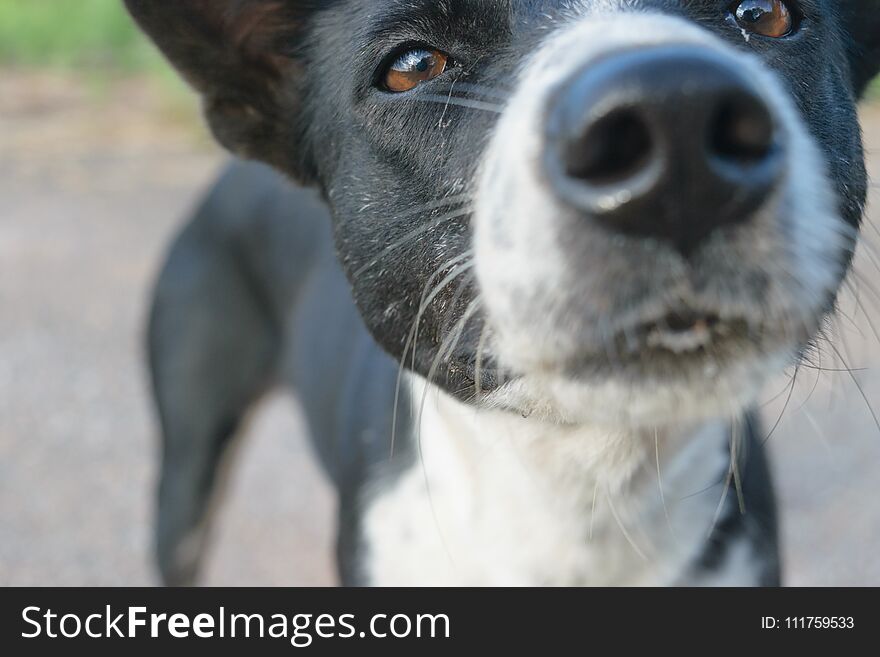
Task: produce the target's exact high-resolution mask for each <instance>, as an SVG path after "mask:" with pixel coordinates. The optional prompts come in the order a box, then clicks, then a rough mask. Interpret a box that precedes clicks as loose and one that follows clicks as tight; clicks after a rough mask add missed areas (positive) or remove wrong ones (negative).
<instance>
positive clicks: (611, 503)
mask: <svg viewBox="0 0 880 657" xmlns="http://www.w3.org/2000/svg"><path fill="white" fill-rule="evenodd" d="M605 499H606V500H607V501H608V508H609V509H610V510H611V515H612V517H613V518H614V521H615V522H616V523H617V526H618V527H619V528H620V531H621V533H622V534H623V537H624V538H625V539H626V542H627V543H629V544H630V547H632V549H633V550H634V551H635V553H636V554H637V555H638V556H639V558H640V559H641V560H642V561H648V557H647V556H646V555H645V553H644V552H643V551H642V549H641V548H640V547H639V546H638V544H637V543H636V542H635V540H634V539H633V537H632V535H631V534H630V533H629V530H628V529H627V528H626V527H625V526H624V524H623V521H622V520H621V519H620V515H618V513H617V509H616V508H615V506H614V500H612V499H611V491H609V490H608V489H607V488H606V489H605Z"/></svg>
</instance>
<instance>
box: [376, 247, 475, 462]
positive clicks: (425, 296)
mask: <svg viewBox="0 0 880 657" xmlns="http://www.w3.org/2000/svg"><path fill="white" fill-rule="evenodd" d="M471 256H472V253H471V252H470V251H467V252H465V253H462V254H461V255H459V256H457V257H455V258H452V259H451V260H449V261H447V262H445V263H443V264H442V265H441V266H440V267H439V268H438V269H437V270H436V271H435V272H434V273H433V274H432V275H431V277H430V278H429V279H428V282H427V283H426V284H425V289H424V291H423V293H422V299H421V301H420V303H419V308H418V311H417V313H416V317H415V319H414V320H413V326H412V328H411V329H410V332H409V335H408V336H407V339H406V343H405V344H404V347H403V355H402V356H401V358H400V363H399V364H398V368H397V383H396V385H395V387H394V405H393V412H392V414H391V455H390V459H391V460H393V459H394V448H395V444H396V440H397V422H398V420H397V414H398V409H399V406H400V387H401V384H402V382H403V373H404V370H405V369H406V358H407V354H408V352H409V350H410V348H412V349H413V352H415V346H414V341H415V340H416V333H417V331H418V325H419V322H420V321H421V318H422V314H423V313H424V312H425V310H426V309H427V308H428V306H430V305H431V303H433V301H434V299H435V298H436V297H437V295H439V294H440V292H441V291H442V290H443V289H444V288H445V287H446V286H447V285H448V284H449V283H451V282H452V281H454V280H455V279H456V278H457V277H458V276H460V275H461V274H462V273H463V272H464V271H466V269H461V268H456V269H455V270H453V271H452V272H451V273H450V274H449V275H447V277H446V278H445V279H444V280H443V281H441V283H439V284H438V285H437V286H436V287H435V288H434V290H433V291H431V286H432V285H433V284H434V280H435V279H436V278H437V277H438V276H439V275H440V274H441V272H443V271H446V269H448V268H449V267H453V266H455V265H456V264H458V263H459V262H461V261H462V260H467V259H468V258H470V257H471ZM413 368H415V356H413Z"/></svg>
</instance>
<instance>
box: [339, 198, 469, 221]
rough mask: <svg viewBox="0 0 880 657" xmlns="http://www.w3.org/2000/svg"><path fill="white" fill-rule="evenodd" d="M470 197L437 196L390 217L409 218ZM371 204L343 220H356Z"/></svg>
mask: <svg viewBox="0 0 880 657" xmlns="http://www.w3.org/2000/svg"><path fill="white" fill-rule="evenodd" d="M470 199H471V195H470V194H468V193H464V194H453V195H451V196H445V197H443V198H439V199H436V200H433V201H428V202H427V203H421V204H419V205H416V206H414V207H411V208H409V209H407V210H404V211H403V212H400V213H397V214H395V215H394V217H392V219H393V221H394V222H398V221H401V220H403V219H409V218H410V217H415V216H418V215H422V214H425V213H426V212H433V211H434V210H441V209H443V208H447V207H449V206H450V205H457V204H464V203H467V202H468V201H469V200H470ZM372 205H373V204H372V203H366V204H365V205H363V206H361V208H360V209H359V211H358V212H355V213H353V214H352V215H351V216H350V217H349V218H348V219H346V220H345V223H348V222H350V221H356V220H357V217H358V215H359V214H361V213H363V212H366V211H367V210H370V209H371V208H372Z"/></svg>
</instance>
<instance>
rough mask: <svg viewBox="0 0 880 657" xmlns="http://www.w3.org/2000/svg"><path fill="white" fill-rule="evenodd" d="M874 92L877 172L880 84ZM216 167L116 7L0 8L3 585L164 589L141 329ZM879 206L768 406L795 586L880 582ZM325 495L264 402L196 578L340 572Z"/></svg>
mask: <svg viewBox="0 0 880 657" xmlns="http://www.w3.org/2000/svg"><path fill="white" fill-rule="evenodd" d="M872 96H873V97H874V98H876V99H877V101H878V102H873V103H872V102H868V103H866V104H865V106H864V110H863V116H864V124H865V132H866V138H867V147H868V152H869V161H870V162H869V163H870V167H871V170H872V173H873V176H874V178H875V179H878V180H880V85H875V89H874V91H873V92H872ZM224 161H225V158H224V155H223V154H222V153H220V152H219V150H218V149H217V148H216V147H215V146H213V144H212V143H211V141H210V140H209V138H208V137H207V135H206V132H205V130H204V128H203V126H202V123H201V121H200V119H199V117H198V108H197V104H196V101H195V98H194V97H193V96H192V95H191V94H190V93H189V92H188V91H187V90H186V89H185V88H184V87H183V86H182V85H181V84H180V83H179V82H177V80H176V79H175V77H174V75H173V74H172V73H171V72H170V71H169V70H168V69H167V67H166V65H165V64H164V62H163V61H162V60H161V58H160V57H159V56H158V55H157V54H156V53H155V52H154V51H153V50H152V48H151V47H150V46H149V45H148V44H147V43H146V42H145V41H144V40H143V39H142V38H141V37H140V36H139V35H138V33H137V32H136V30H135V29H134V27H133V26H132V24H131V23H130V21H129V19H128V17H127V16H126V14H125V13H124V10H123V9H122V8H121V3H120V2H119V1H118V0H27V1H24V0H0V585H111V586H116V585H151V584H155V583H157V579H156V575H155V572H154V569H153V565H152V556H151V513H152V495H153V480H154V477H155V474H156V471H155V461H156V454H157V443H156V440H155V434H156V425H155V420H154V417H153V414H152V408H151V405H150V399H149V394H148V384H147V378H146V374H145V370H144V366H143V346H142V337H143V332H144V322H145V316H146V313H147V309H148V303H149V295H150V291H151V287H152V284H153V280H154V278H155V276H156V274H157V272H158V269H159V267H160V265H161V262H162V258H163V255H164V252H165V250H166V248H167V246H168V244H169V241H170V240H171V239H172V238H173V236H174V234H175V233H176V231H178V230H179V229H180V228H181V227H182V225H183V222H184V220H185V218H186V216H187V213H188V212H189V211H190V210H191V209H192V207H193V206H194V204H196V203H197V202H198V199H199V197H200V195H201V194H202V193H203V192H204V190H205V188H206V187H207V186H208V185H209V184H210V182H211V181H212V180H213V178H214V176H215V175H216V173H217V172H218V170H219V168H220V167H222V165H223V163H224ZM872 203H873V205H872V210H871V215H872V219H873V220H872V222H871V223H869V225H868V226H866V227H865V231H864V235H865V243H864V244H863V246H862V247H861V250H860V253H859V256H858V258H857V264H856V272H855V274H854V275H853V277H852V278H851V281H850V283H849V284H848V286H847V290H846V294H845V295H844V299H843V300H842V302H841V314H840V317H839V319H838V320H837V321H836V322H835V323H834V325H833V330H832V331H831V333H830V335H829V337H830V343H831V344H829V343H823V345H822V346H821V354H820V356H819V358H817V362H816V365H819V366H820V367H821V368H822V369H821V370H820V369H810V368H806V367H804V368H801V369H799V370H798V371H797V373H796V375H795V372H794V371H791V372H788V373H786V375H785V376H783V377H781V378H780V379H779V381H778V382H775V383H774V384H773V385H772V386H770V387H768V390H767V392H766V395H765V399H764V412H765V415H766V419H765V422H766V425H767V429H768V431H769V430H770V429H771V428H773V431H772V435H771V437H770V440H769V445H770V447H771V449H772V452H773V456H774V469H775V471H776V475H777V479H778V483H779V493H780V498H781V499H780V504H781V507H782V509H781V511H782V521H783V533H784V552H785V563H786V581H787V583H789V584H793V585H875V586H876V585H880V495H878V493H877V486H878V484H880V421H878V416H880V228H878V226H880V187H878V186H877V185H876V184H875V185H874V187H873V188H872ZM819 361H821V362H819ZM848 370H852V371H848ZM774 427H775V428H774ZM334 505H335V502H334V500H333V497H332V494H331V492H330V490H329V488H328V486H327V483H326V482H325V480H324V479H323V477H322V475H321V474H320V473H319V471H318V470H317V469H316V467H315V465H314V464H313V462H312V458H311V454H310V453H309V450H308V446H307V443H306V441H305V440H304V437H303V427H302V424H301V422H300V419H299V415H298V412H297V407H296V402H295V400H294V399H291V398H290V397H287V396H284V395H282V394H277V395H274V396H272V397H271V398H269V399H268V400H266V401H265V403H264V404H263V406H262V408H261V409H260V411H259V412H258V413H257V414H256V416H255V418H254V421H253V423H252V426H251V427H250V428H249V437H248V440H247V447H246V449H245V450H243V453H242V458H241V460H240V462H239V464H238V467H237V469H236V471H235V474H234V478H233V482H232V485H231V487H230V490H229V493H228V496H227V500H226V505H225V507H224V509H223V512H222V514H221V516H220V522H219V526H218V528H217V536H216V542H215V545H214V548H213V551H212V553H211V555H210V558H209V565H208V569H207V573H206V577H205V583H206V584H210V585H245V584H247V585H324V584H333V583H335V577H334V571H333V565H332V561H331V552H332V543H333V512H334Z"/></svg>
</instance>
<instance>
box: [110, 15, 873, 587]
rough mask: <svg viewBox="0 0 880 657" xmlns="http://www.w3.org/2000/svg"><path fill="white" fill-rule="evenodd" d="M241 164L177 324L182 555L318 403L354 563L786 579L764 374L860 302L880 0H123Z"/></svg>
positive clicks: (164, 521)
mask: <svg viewBox="0 0 880 657" xmlns="http://www.w3.org/2000/svg"><path fill="white" fill-rule="evenodd" d="M126 4H127V6H128V8H129V10H130V12H131V13H132V15H133V16H134V18H135V19H136V21H137V22H138V23H139V24H140V25H141V27H142V28H143V29H144V30H145V31H146V32H147V33H148V34H149V35H150V36H151V37H152V39H153V40H154V41H155V42H156V44H157V45H158V46H159V48H160V49H161V50H162V52H163V53H164V54H165V55H166V56H167V57H168V59H169V60H170V61H171V62H172V63H173V64H174V65H175V66H176V67H177V69H178V70H179V71H180V72H181V73H182V74H183V76H184V77H185V78H186V79H187V80H188V81H189V82H190V83H191V84H192V86H194V87H195V89H196V90H198V92H199V93H200V94H201V97H202V99H203V102H204V109H205V115H206V117H207V121H208V124H209V126H210V128H211V130H212V131H213V134H214V135H215V136H216V138H217V140H218V141H219V142H220V143H221V144H222V145H223V146H225V147H226V148H227V149H228V150H230V151H231V152H232V153H233V154H235V155H236V156H238V158H239V160H240V161H238V162H236V163H234V164H232V165H231V166H230V168H229V169H228V170H227V171H226V172H225V174H224V175H223V176H222V179H221V180H220V181H219V183H218V184H217V185H216V187H215V188H214V189H213V191H212V192H210V194H209V196H208V197H207V199H206V200H205V202H204V203H203V205H202V206H201V208H200V209H199V210H198V212H197V214H196V217H195V219H194V220H193V221H192V222H191V223H190V224H189V225H188V226H187V227H186V228H185V230H184V231H183V233H182V234H181V236H180V237H179V239H178V240H177V242H176V243H175V245H174V246H173V248H172V251H171V254H170V257H169V259H168V262H167V264H166V266H165V269H164V271H163V273H162V274H161V277H160V280H159V283H158V286H157V289H156V293H155V302H154V307H153V312H152V316H151V321H150V328H149V351H150V364H151V371H152V380H153V382H154V390H155V397H156V401H157V404H158V409H159V414H160V418H161V428H162V433H163V436H164V442H163V450H162V451H163V456H162V473H161V482H160V485H159V494H158V523H157V525H158V529H157V545H158V561H159V564H160V569H161V572H162V575H163V577H164V580H165V582H167V583H168V584H171V585H188V584H192V583H194V582H195V581H197V576H198V572H199V565H200V562H201V557H202V555H203V553H204V550H205V547H206V544H207V542H208V537H209V535H210V527H211V518H212V513H213V510H214V508H215V507H216V506H217V505H216V502H217V500H218V496H219V492H220V491H221V490H222V481H223V479H224V473H225V471H226V470H227V468H228V467H229V465H230V464H231V462H232V458H231V454H233V453H234V449H233V447H234V445H235V444H237V440H236V437H237V436H239V435H240V434H241V433H242V431H241V427H242V424H243V420H244V419H245V418H246V416H247V413H248V411H249V409H250V408H252V407H253V405H254V403H255V402H256V401H257V400H258V399H259V398H260V397H261V395H263V394H264V393H265V392H266V391H267V390H268V389H270V388H272V387H273V386H275V385H282V386H286V387H289V388H291V389H292V390H293V391H295V394H296V395H297V397H298V398H299V400H300V401H301V403H302V407H303V409H304V413H305V415H306V417H307V420H308V425H309V428H310V431H311V433H312V435H313V436H314V445H315V449H316V452H317V454H318V455H319V457H320V460H321V463H322V464H323V466H324V468H325V469H326V471H327V473H328V475H329V477H330V478H331V479H332V481H333V482H334V484H335V486H336V488H337V489H338V495H339V509H340V510H339V534H338V564H339V572H340V579H341V582H342V583H343V584H344V585H383V586H384V585H403V586H409V585H476V586H494V585H502V586H508V585H510V586H569V585H571V586H587V585H590V586H592V585H600V586H604V585H623V586H634V585H652V586H667V585H668V586H678V585H689V586H692V585H700V586H702V585H705V586H717V585H744V586H753V585H766V586H773V585H778V584H779V583H780V571H781V568H780V559H779V551H778V540H777V527H776V509H775V504H774V498H773V489H772V484H771V480H770V473H769V468H768V464H767V462H766V458H765V454H764V450H763V445H762V443H763V440H764V437H765V434H764V433H763V432H762V431H761V429H760V427H759V426H758V424H757V422H756V420H755V412H754V406H755V404H756V400H757V399H758V396H759V393H760V392H761V390H762V387H763V385H764V384H765V383H766V382H767V381H768V379H770V378H771V377H773V376H774V375H778V374H779V373H780V372H782V371H783V370H784V369H785V368H786V367H788V366H789V365H791V364H794V363H796V362H798V361H799V360H800V359H803V358H807V357H809V353H810V349H811V346H812V345H813V341H814V340H815V338H816V335H817V332H818V331H819V330H820V329H821V327H822V326H823V322H825V321H826V320H827V318H828V316H829V315H830V314H831V313H833V311H834V308H835V302H836V298H837V295H838V292H839V289H840V286H841V284H842V281H843V280H844V278H845V276H846V275H847V272H848V270H849V267H850V264H851V259H852V256H853V252H854V248H855V246H856V243H857V239H858V231H859V225H860V222H861V221H862V217H863V213H864V206H865V198H866V193H867V185H868V183H867V176H866V172H865V166H864V156H863V151H862V143H861V135H860V128H859V125H858V118H857V113H856V105H857V102H858V100H859V98H860V97H861V96H862V95H863V93H864V91H865V89H866V87H867V85H868V83H869V81H870V80H871V78H872V77H873V76H874V75H875V74H876V73H877V72H878V69H880V7H878V6H877V5H876V3H875V2H874V0H689V1H687V2H685V1H683V0H556V1H553V0H407V1H406V2H404V1H403V0H229V1H227V2H222V1H220V0H178V1H177V2H173V3H172V2H152V1H150V0H126Z"/></svg>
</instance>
